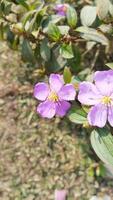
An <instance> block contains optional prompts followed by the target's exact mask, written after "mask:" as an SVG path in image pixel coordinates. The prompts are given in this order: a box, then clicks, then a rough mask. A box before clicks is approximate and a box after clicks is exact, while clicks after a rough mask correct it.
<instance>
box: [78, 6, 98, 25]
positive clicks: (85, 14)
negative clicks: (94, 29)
mask: <svg viewBox="0 0 113 200" xmlns="http://www.w3.org/2000/svg"><path fill="white" fill-rule="evenodd" d="M80 18H81V22H82V24H83V26H91V25H92V24H93V22H94V21H95V19H96V7H95V6H84V7H83V8H82V10H81V13H80Z"/></svg>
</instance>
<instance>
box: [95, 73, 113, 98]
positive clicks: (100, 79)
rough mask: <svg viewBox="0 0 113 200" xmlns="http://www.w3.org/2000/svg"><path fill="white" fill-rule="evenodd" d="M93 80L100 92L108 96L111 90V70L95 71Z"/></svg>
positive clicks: (112, 90) (112, 77) (112, 86)
mask: <svg viewBox="0 0 113 200" xmlns="http://www.w3.org/2000/svg"><path fill="white" fill-rule="evenodd" d="M94 80H95V84H96V86H97V88H98V90H100V92H101V94H103V95H105V96H109V95H110V94H111V93H112V92H113V70H107V71H97V72H96V73H95V76H94Z"/></svg>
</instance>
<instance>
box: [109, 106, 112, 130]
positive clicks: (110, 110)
mask: <svg viewBox="0 0 113 200" xmlns="http://www.w3.org/2000/svg"><path fill="white" fill-rule="evenodd" d="M108 121H109V123H110V125H111V126H112V127H113V106H109V107H108Z"/></svg>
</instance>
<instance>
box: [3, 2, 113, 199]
mask: <svg viewBox="0 0 113 200" xmlns="http://www.w3.org/2000/svg"><path fill="white" fill-rule="evenodd" d="M20 2H22V4H23V3H25V4H24V5H22V4H21V3H20ZM20 2H19V1H1V3H0V4H1V5H0V6H1V7H0V9H1V11H0V14H1V18H0V27H1V29H0V39H1V41H0V200H44V199H45V200H52V199H54V191H55V189H59V190H60V189H67V190H68V191H69V194H68V200H93V199H94V196H95V199H94V200H96V199H99V200H100V199H104V200H110V199H111V200H112V199H113V171H112V170H111V169H108V166H105V165H104V164H103V163H102V162H101V161H100V160H99V159H98V157H97V156H96V155H95V153H94V151H93V150H92V147H91V145H90V140H89V133H88V131H87V128H85V127H84V128H82V127H81V126H80V125H76V124H74V123H72V122H70V121H69V119H68V118H67V117H65V118H63V119H60V118H58V117H56V118H53V119H51V120H47V119H42V118H40V117H39V116H38V115H37V113H36V105H37V101H36V100H35V99H34V97H33V87H34V84H35V83H36V82H38V81H46V80H47V76H48V75H49V74H50V72H51V71H52V72H58V71H59V73H62V70H63V66H61V68H59V65H58V64H59V63H60V64H62V63H63V64H62V65H64V61H65V60H63V61H62V62H59V63H57V64H56V65H54V63H52V64H53V65H54V66H53V68H51V66H50V68H49V67H48V68H47V66H48V65H49V62H51V60H49V62H47V61H46V62H44V56H45V54H43V55H41V56H42V58H43V59H42V60H41V59H40V57H39V54H38V50H39V49H38V44H37V46H35V44H34V43H33V42H32V44H31V43H27V42H28V41H27V42H26V39H25V38H24V40H23V38H20V35H21V37H23V35H22V34H21V32H20V35H19V34H18V33H17V32H16V33H17V35H15V33H13V31H12V27H13V28H14V27H16V26H17V25H20V24H19V23H20V22H21V19H23V18H21V17H23V15H24V12H25V13H28V10H27V8H26V5H34V4H36V3H38V4H39V5H38V7H39V6H41V3H43V2H40V1H39V2H38V1H37V2H36V1H31V0H29V1H20ZM65 2H66V3H69V4H70V5H73V6H74V7H75V8H76V9H78V13H79V9H81V8H82V7H83V6H84V5H87V4H88V5H94V1H89V0H87V1H85V0H84V1H83V0H81V1H74V0H71V1H65ZM45 3H46V5H48V4H49V6H50V7H51V9H49V10H48V13H49V12H50V13H52V14H53V13H54V10H52V7H54V6H55V4H56V3H57V4H58V3H59V2H58V1H52V0H51V1H45ZM60 3H61V2H60ZM63 3H64V1H63ZM7 6H8V7H7ZM6 8H7V10H6ZM43 9H44V8H41V11H43V12H44V10H43ZM29 12H30V11H29ZM43 15H44V16H43ZM41 16H43V17H45V14H41ZM27 17H28V15H27ZM26 20H27V19H26ZM32 22H33V21H32ZM37 23H38V22H37ZM61 23H62V22H61ZM13 30H14V29H13ZM24 34H25V32H24ZM30 34H31V32H30ZM33 38H34V37H33ZM27 39H28V40H29V38H27ZM42 39H43V38H42ZM30 42H31V41H30ZM77 45H79V44H78V43H77ZM31 47H32V48H31ZM44 48H45V46H44ZM51 48H53V46H52V47H51ZM31 50H33V51H35V52H34V54H32V51H31ZM87 51H88V54H87ZM100 51H101V53H100V54H99V52H100ZM74 54H75V56H74V58H73V59H74V60H73V59H70V60H68V63H66V65H68V66H69V65H70V69H71V71H72V72H73V73H75V74H77V73H80V72H81V74H80V75H81V76H82V77H83V78H84V76H86V75H87V74H88V75H89V74H90V70H92V69H93V67H94V65H95V66H96V68H97V67H100V68H101V67H102V65H103V63H106V62H107V61H108V60H109V61H110V59H111V60H112V57H111V52H110V53H108V52H105V47H102V46H101V45H100V46H99V45H98V44H97V45H96V46H95V47H94V48H93V49H92V50H91V51H90V50H89V49H86V42H83V43H82V45H81V44H80V46H79V48H78V47H77V46H76V48H75V51H74ZM95 54H96V57H95V58H94V55H95ZM34 55H35V56H36V57H35V58H34ZM103 55H104V59H103ZM36 58H37V60H36ZM89 66H92V69H90V67H89ZM54 67H56V68H55V69H54ZM106 195H108V196H106ZM96 197H98V198H96Z"/></svg>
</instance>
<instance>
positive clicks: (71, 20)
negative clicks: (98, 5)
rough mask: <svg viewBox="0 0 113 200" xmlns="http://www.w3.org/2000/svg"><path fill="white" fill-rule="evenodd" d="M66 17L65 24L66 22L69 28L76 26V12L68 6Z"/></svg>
mask: <svg viewBox="0 0 113 200" xmlns="http://www.w3.org/2000/svg"><path fill="white" fill-rule="evenodd" d="M66 16H67V22H68V24H69V26H71V27H72V28H74V27H75V26H76V24H77V12H76V10H75V9H74V8H73V7H71V6H68V7H67V12H66Z"/></svg>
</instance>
